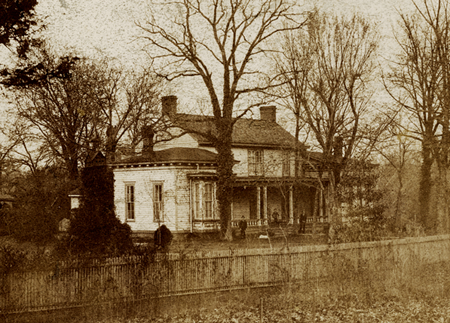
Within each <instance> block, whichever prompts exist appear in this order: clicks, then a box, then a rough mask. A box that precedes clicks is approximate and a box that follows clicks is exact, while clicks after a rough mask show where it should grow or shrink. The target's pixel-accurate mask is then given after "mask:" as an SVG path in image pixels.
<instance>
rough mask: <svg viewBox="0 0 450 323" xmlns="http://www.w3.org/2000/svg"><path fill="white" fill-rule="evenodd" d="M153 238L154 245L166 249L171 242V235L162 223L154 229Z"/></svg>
mask: <svg viewBox="0 0 450 323" xmlns="http://www.w3.org/2000/svg"><path fill="white" fill-rule="evenodd" d="M153 239H154V242H155V246H156V247H159V248H162V249H166V248H167V247H169V245H170V243H171V242H172V239H173V235H172V232H170V230H169V228H167V227H166V226H165V225H164V224H163V225H162V226H160V227H159V228H158V229H157V230H156V231H155V236H154V237H153Z"/></svg>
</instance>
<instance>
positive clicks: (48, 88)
mask: <svg viewBox="0 0 450 323" xmlns="http://www.w3.org/2000/svg"><path fill="white" fill-rule="evenodd" d="M39 54H40V55H42V56H43V57H42V56H41V58H42V60H41V61H42V64H43V66H44V68H43V70H46V69H47V67H48V69H49V70H51V69H53V68H54V66H57V65H59V64H60V63H61V62H60V59H55V58H54V57H53V56H52V55H51V54H49V53H48V52H42V53H39ZM95 73H97V71H96V70H95V67H94V66H93V65H92V64H91V63H89V62H87V61H86V60H81V61H79V62H77V63H76V64H74V65H73V66H72V67H71V68H70V72H68V75H67V76H66V77H63V78H48V79H47V78H46V79H43V80H41V81H40V82H39V83H38V84H37V85H29V86H25V87H18V88H15V91H14V95H15V100H14V103H15V110H16V111H15V112H16V113H17V115H18V116H19V117H20V118H21V119H22V120H26V122H27V123H28V125H30V126H32V128H33V130H34V131H35V133H36V134H38V135H39V137H40V138H41V140H42V142H43V143H45V145H46V146H47V147H48V148H49V149H50V150H51V152H52V154H53V155H54V156H56V157H58V158H61V160H62V161H63V163H64V164H65V167H66V169H67V171H68V173H69V176H70V177H71V178H72V179H76V178H77V177H78V167H79V162H80V158H82V157H83V154H84V151H83V149H82V148H83V147H85V146H86V145H87V144H88V142H89V141H90V138H91V137H92V136H91V135H92V127H91V126H90V124H91V123H92V121H93V119H94V117H93V112H94V111H95V110H94V107H93V106H92V100H90V97H89V95H88V93H89V90H90V88H91V87H93V86H95V82H94V80H95V78H94V77H93V76H94V75H95Z"/></svg>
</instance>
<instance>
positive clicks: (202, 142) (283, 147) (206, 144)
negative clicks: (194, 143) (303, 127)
mask: <svg viewBox="0 0 450 323" xmlns="http://www.w3.org/2000/svg"><path fill="white" fill-rule="evenodd" d="M198 144H199V145H200V146H206V147H214V148H215V146H214V145H213V144H212V143H211V142H209V141H198ZM231 147H232V148H266V149H280V148H281V149H287V150H292V151H293V150H295V147H292V146H284V145H267V144H245V143H242V144H241V143H237V144H236V143H231Z"/></svg>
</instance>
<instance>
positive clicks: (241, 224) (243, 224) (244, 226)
mask: <svg viewBox="0 0 450 323" xmlns="http://www.w3.org/2000/svg"><path fill="white" fill-rule="evenodd" d="M239 229H240V230H241V239H245V230H247V220H245V217H242V219H241V221H239Z"/></svg>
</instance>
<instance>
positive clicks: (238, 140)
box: [174, 113, 296, 148]
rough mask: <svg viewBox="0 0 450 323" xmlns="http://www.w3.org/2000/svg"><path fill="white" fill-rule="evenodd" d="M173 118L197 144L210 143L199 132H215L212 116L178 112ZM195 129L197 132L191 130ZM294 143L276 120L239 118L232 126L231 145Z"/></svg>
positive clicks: (289, 146) (273, 145)
mask: <svg viewBox="0 0 450 323" xmlns="http://www.w3.org/2000/svg"><path fill="white" fill-rule="evenodd" d="M174 119H175V120H174V123H175V124H176V125H177V126H179V127H180V128H182V129H184V130H186V131H187V132H189V133H190V134H191V135H192V136H193V137H194V138H195V139H196V140H197V141H198V142H199V144H201V145H202V144H203V145H211V144H212V143H211V142H210V141H209V140H208V139H207V138H205V137H204V136H202V135H201V133H200V132H211V133H214V132H215V131H214V119H213V117H211V116H200V115H191V114H181V113H179V114H177V115H176V117H175V118H174ZM196 129H199V132H195V131H193V130H196ZM295 143H296V140H295V137H294V136H293V135H292V134H290V133H289V132H288V131H286V130H285V129H284V128H283V127H281V126H280V125H279V124H277V123H276V122H271V121H267V120H253V119H245V118H240V119H238V120H236V123H235V124H234V127H233V134H232V144H233V146H246V147H248V146H260V147H267V148H294V147H295Z"/></svg>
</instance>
